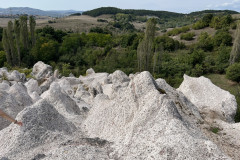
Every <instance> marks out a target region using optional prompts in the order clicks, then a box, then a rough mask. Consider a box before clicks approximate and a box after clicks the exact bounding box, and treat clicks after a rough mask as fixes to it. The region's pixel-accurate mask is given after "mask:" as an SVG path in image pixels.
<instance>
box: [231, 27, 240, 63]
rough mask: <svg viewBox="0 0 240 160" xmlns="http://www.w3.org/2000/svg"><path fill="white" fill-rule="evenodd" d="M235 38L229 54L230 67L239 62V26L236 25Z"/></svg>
mask: <svg viewBox="0 0 240 160" xmlns="http://www.w3.org/2000/svg"><path fill="white" fill-rule="evenodd" d="M235 35H236V37H235V40H234V43H233V47H232V51H231V53H230V60H229V62H230V65H231V64H233V63H235V62H239V60H240V24H239V23H238V25H237V30H236V33H235Z"/></svg>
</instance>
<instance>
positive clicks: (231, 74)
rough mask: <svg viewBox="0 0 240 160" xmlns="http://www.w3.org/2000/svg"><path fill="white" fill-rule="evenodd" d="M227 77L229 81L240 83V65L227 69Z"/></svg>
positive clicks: (236, 64) (235, 64)
mask: <svg viewBox="0 0 240 160" xmlns="http://www.w3.org/2000/svg"><path fill="white" fill-rule="evenodd" d="M226 76H227V78H228V79H230V80H232V81H236V82H240V63H234V64H233V65H231V66H229V67H228V68H227V72H226Z"/></svg>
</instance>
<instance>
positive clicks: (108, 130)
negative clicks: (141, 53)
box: [83, 72, 229, 159]
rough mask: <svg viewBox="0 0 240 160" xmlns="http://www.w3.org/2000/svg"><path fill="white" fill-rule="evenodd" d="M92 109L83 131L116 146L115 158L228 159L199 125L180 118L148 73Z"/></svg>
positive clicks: (100, 96) (136, 78)
mask: <svg viewBox="0 0 240 160" xmlns="http://www.w3.org/2000/svg"><path fill="white" fill-rule="evenodd" d="M93 106H94V107H93V108H92V109H91V110H90V112H89V115H88V117H87V119H86V121H85V122H84V124H83V128H84V129H85V130H86V132H87V134H88V135H89V136H90V137H100V138H102V139H106V140H108V141H111V142H114V147H115V148H116V150H115V152H114V153H112V154H111V155H112V156H113V157H116V158H120V159H121V158H122V159H148V158H151V159H198V158H199V157H201V159H214V158H216V159H229V157H228V156H226V155H225V154H224V153H222V152H221V150H219V148H218V147H217V145H215V144H214V143H212V142H211V141H209V140H207V139H206V137H205V136H204V135H203V134H201V131H200V130H199V129H198V128H197V125H196V124H195V125H194V124H193V123H191V122H188V121H187V118H184V117H182V116H181V115H180V114H179V112H178V109H177V107H176V105H175V103H174V102H173V101H172V100H171V99H170V98H169V97H168V96H167V95H165V94H161V93H160V92H159V90H158V88H157V86H156V83H155V81H154V80H153V78H152V77H151V75H150V74H149V73H148V72H142V73H140V74H138V75H136V76H135V77H134V78H133V79H132V80H131V81H130V83H129V85H128V86H127V87H125V88H121V89H119V90H118V93H117V96H116V97H115V98H114V99H111V100H109V99H108V97H106V96H104V95H98V96H97V97H96V98H95V101H94V105H93ZM185 116H187V115H185ZM96 117H98V118H97V119H96Z"/></svg>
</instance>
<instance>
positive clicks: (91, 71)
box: [86, 68, 95, 75]
mask: <svg viewBox="0 0 240 160" xmlns="http://www.w3.org/2000/svg"><path fill="white" fill-rule="evenodd" d="M94 73H95V71H94V70H93V69H92V68H89V69H88V70H87V71H86V75H91V74H94Z"/></svg>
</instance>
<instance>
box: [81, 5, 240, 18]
mask: <svg viewBox="0 0 240 160" xmlns="http://www.w3.org/2000/svg"><path fill="white" fill-rule="evenodd" d="M117 13H125V14H133V15H136V16H157V17H159V18H174V17H182V16H186V15H189V16H201V15H204V14H207V13H213V14H237V13H238V12H236V11H231V10H204V11H198V12H192V13H190V14H182V13H175V12H168V11H152V10H133V9H119V8H114V7H101V8H97V9H93V10H90V11H86V12H83V13H82V14H83V15H89V16H92V17H97V16H100V15H103V14H112V15H115V14H117Z"/></svg>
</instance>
